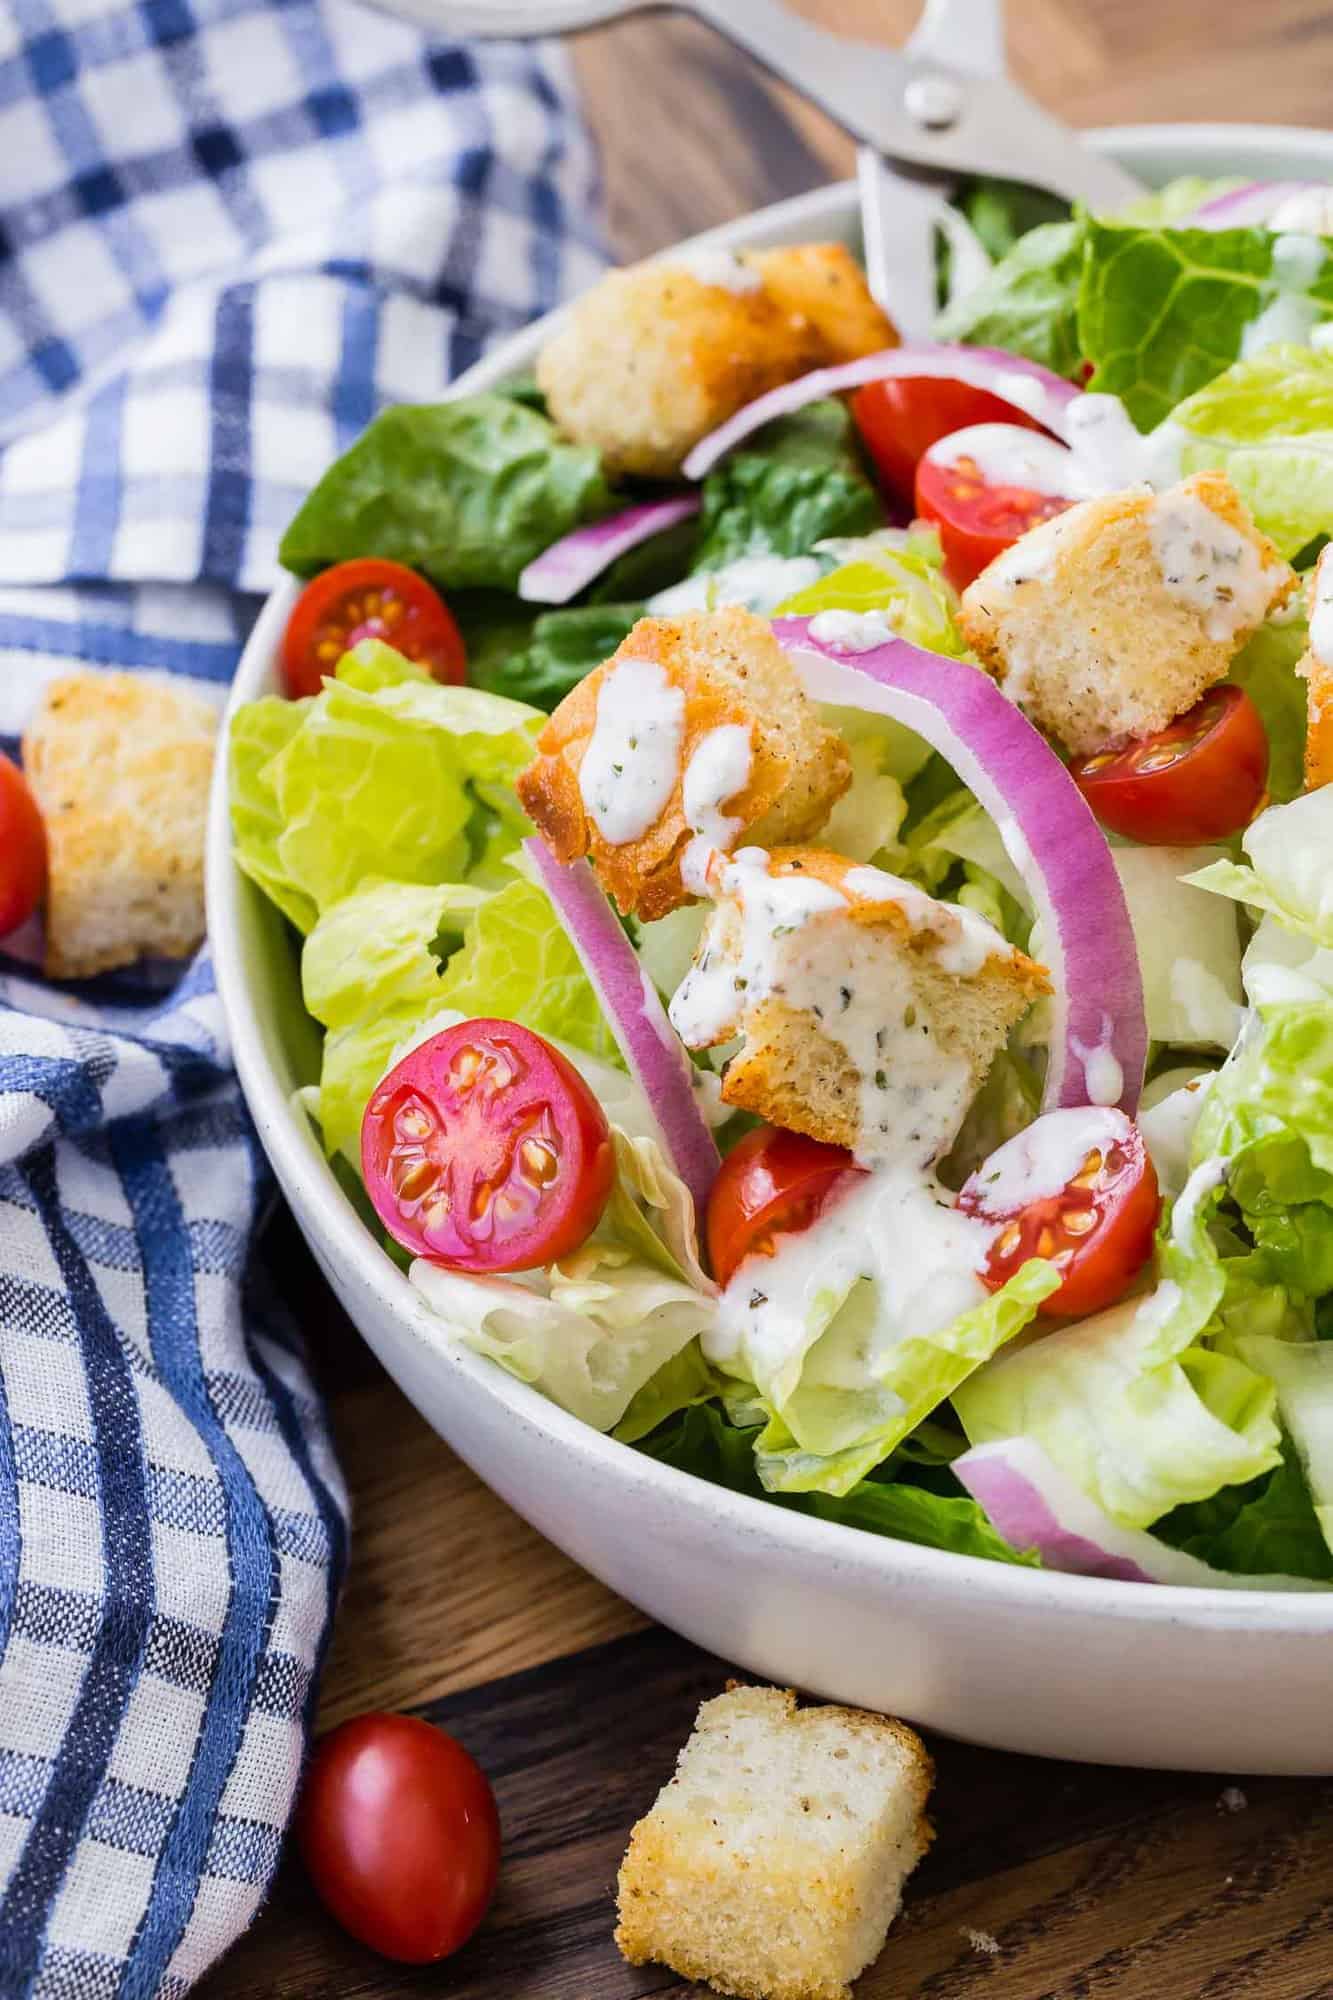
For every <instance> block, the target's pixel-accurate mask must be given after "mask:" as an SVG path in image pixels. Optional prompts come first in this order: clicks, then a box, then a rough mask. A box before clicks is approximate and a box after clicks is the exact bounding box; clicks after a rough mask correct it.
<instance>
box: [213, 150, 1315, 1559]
mask: <svg viewBox="0 0 1333 2000" xmlns="http://www.w3.org/2000/svg"><path fill="white" fill-rule="evenodd" d="M963 199H964V200H965V201H966V202H967V203H968V204H969V205H970V210H971V214H972V218H973V221H974V223H975V225H976V226H977V227H978V229H979V231H981V232H983V233H984V234H985V235H986V237H987V239H988V244H989V247H990V248H991V250H992V251H993V252H994V254H995V262H994V264H993V267H992V269H991V270H990V272H989V274H988V276H987V277H986V278H985V280H984V281H983V282H982V284H981V285H980V286H979V287H978V288H977V289H976V290H975V291H974V292H972V293H971V294H969V295H967V296H965V297H963V298H962V299H955V300H953V301H952V302H951V303H950V305H949V306H948V308H947V309H946V310H945V311H944V313H943V314H942V317H941V321H940V324H939V326H938V328H937V329H936V336H935V338H933V339H932V340H931V341H929V342H921V343H913V344H903V343H901V342H900V341H899V340H898V337H897V334H896V331H895V329H894V327H893V325H892V322H891V319H889V318H888V317H887V316H886V314H885V313H884V311H883V310H882V309H881V307H880V306H879V305H878V304H877V303H876V302H875V301H874V300H873V299H872V298H871V296H870V294H869V291H868V289H867V287H866V284H865V280H864V278H863V276H862V274H861V272H860V269H859V267H858V266H857V265H856V263H855V261H854V260H853V259H852V257H851V256H850V254H849V253H848V252H847V251H846V250H845V249H843V248H842V247H841V246H838V245H830V244H818V243H816V244H805V245H799V246H796V247H794V248H786V249H770V250H766V251H760V252H741V253H739V254H733V253H731V252H729V251H707V252H699V251H694V252H690V253H677V255H675V256H667V257H664V258H663V259H660V260H658V261H656V262H654V263H651V264H648V265H644V266H640V267H636V268H634V269H632V270H627V271H623V272H617V273H614V274H612V275H611V276H610V277H608V278H607V279H605V280H604V281H603V282H602V284H600V285H599V286H598V287H596V288H594V290H593V291H592V292H591V293H589V294H588V295H587V296H586V297H585V298H584V299H583V300H582V301H580V302H579V304H578V305H577V306H576V307H575V308H574V309H572V311H570V312H569V313H568V314H566V315H565V316H563V317H562V319H561V320H560V321H559V322H557V324H556V326H555V329H554V331H553V332H552V333H551V335H550V337H549V339H548V340H547V342H546V345H545V346H544V348H543V349H542V352H541V355H540V358H539V363H538V367H537V369H536V373H535V377H532V378H525V379H522V380H514V381H511V382H509V383H507V384H506V385H504V387H503V388H502V389H500V390H497V391H492V392H487V393H484V394H476V395H463V396H459V397H457V398H455V399H453V400H450V401H448V402H445V403H443V404H440V405H437V406H430V407H414V406H404V407H400V408H396V409H391V410H387V411H385V412H384V413H383V414H382V415H381V416H379V417H378V418H377V419H376V420H375V422H374V423H373V424H372V425H371V427H370V428H369V430H368V431H367V432H366V433H365V434H364V435H363V436H362V438H361V439H360V440H359V441H358V442H357V443H356V444H354V445H353V446H352V448H351V449H350V450H349V451H348V452H347V453H346V454H345V455H344V457H343V458H341V459H340V460H338V461H337V462H336V463H335V464H334V465H333V466H332V467H331V468H330V470H329V472H328V473H327V474H326V476H325V477H324V479H323V480H322V481H321V482H320V484H319V485H318V486H317V487H316V489H315V490H314V492H313V493H312V494H311V495H310V496H309V498H308V499H307V500H306V502H305V503H304V505H303V506H302V507H301V509H300V511H299V512H298V514H297V515H296V517H295V519H294V520H293V522H292V523H291V526H290V528H289V529H288V532H287V534H286V537H285V538H284V542H283V547H282V555H283V560H284V562H285V563H286V565H287V566H288V567H289V568H290V569H291V570H292V571H293V572H294V574H295V575H297V576H299V577H301V578H302V579H306V580H307V581H306V582H305V585H304V588H303V590H302V592H301V594H300V596H299V597H298V598H297V600H296V603H295V608H294V609H293V611H292V613H291V616H290V619H289V621H288V623H287V626H286V630H285V632H284V635H283V639H282V646H281V673H282V680H283V685H284V690H285V691H284V693H283V694H280V695H279V694H275V695H270V696H266V697H264V698H262V699H260V700H257V701H254V702H250V703H247V704H246V705H244V706H242V707H240V708H239V709H237V710H236V711H235V712H234V714H233V717H232V723H231V731H230V772H229V783H230V800H231V810H232V824H233V840H234V853H235V858H236V861H237V862H238V864H239V866H240V867H241V868H242V869H243V870H244V872H245V873H246V874H247V875H248V876H249V877H250V878H251V879H252V880H253V881H254V882H255V883H256V884H257V885H258V887H259V888H260V889H261V890H262V891H263V892H264V894H265V895H266V896H267V897H268V898H270V899H271V901H272V902H273V903H274V904H275V905H276V906H277V908H278V910H280V911H281V912H282V915H283V917H284V918H285V919H286V920H287V921H288V923H289V924H290V926H291V927H292V929H293V932H294V934H295V936H296V937H297V938H299V940H300V946H299V949H300V965H301V983H302V992H303V997H304V1002H305V1006H306V1008H307V1009H308V1011H309V1014H310V1015H311V1017H313V1020H314V1021H315V1022H316V1023H318V1025H319V1027H320V1028H321V1029H322V1031H323V1042H322V1057H321V1068H320V1075H319V1081H318V1084H317V1086H316V1085H312V1086H311V1087H310V1088H309V1089H308V1090H307V1091H305V1092H304V1093H303V1094H302V1096H303V1106H304V1111H305V1113H306V1115H308V1116H309V1118H310V1119H311V1120H312V1121H313V1123H314V1125H315V1126H316V1128H317V1130H318V1132H319V1135H320V1139H321V1141H322V1144H323V1147H324V1149H325V1151H326V1152H327V1154H328V1156H329V1158H330V1159H331V1161H332V1162H333V1163H334V1165H335V1168H336V1171H337V1172H338V1174H339V1176H340V1177H341V1178H342V1180H343V1182H344V1185H345V1186H346V1187H347V1188H348V1189H349V1191H351V1192H352V1193H353V1195H354V1197H355V1198H356V1199H357V1201H358V1202H359V1203H360V1204H361V1206H362V1212H363V1214H364V1216H365V1219H366V1224H367V1226H368V1227H372V1228H375V1229H377V1230H379V1231H380V1232H382V1235H383V1240H384V1242H385V1245H386V1248H387V1249H388V1250H389V1252H390V1254H392V1255H394V1256H396V1257H398V1258H399V1259H400V1260H401V1261H402V1263H403V1265H404V1267H405V1268H406V1269H407V1271H408V1274H409V1277H410V1281H411V1283H412V1285H413V1287H414V1288H415V1290H416V1292H417V1293H418V1295H419V1296H420V1298H421V1299H422V1300H423V1301H424V1302H425V1304H426V1306H427V1307H428V1308H429V1310H430V1313H431V1314H432V1315H433V1324H436V1325H437V1326H438V1332H439V1338H440V1340H441V1341H442V1342H449V1343H461V1344H463V1345H464V1346H466V1347H468V1348H470V1349H472V1350H474V1351H475V1352H477V1353H479V1354H481V1355H483V1356H485V1357H487V1358H488V1360H489V1362H490V1363H491V1364H493V1365H494V1366H495V1367H497V1368H501V1369H505V1370H508V1371H509V1372H510V1373H511V1374H512V1375H514V1376H517V1377H518V1378H520V1379H521V1380H523V1381H524V1382H527V1383H529V1384H531V1385H533V1386H534V1387H535V1388H537V1389H538V1390H540V1391H541V1392H542V1393H543V1394H544V1395H545V1396H547V1397H548V1398H550V1399H551V1400H552V1401H554V1402H555V1403H557V1404H559V1405H560V1406H561V1407H562V1408H563V1409H564V1410H566V1411H568V1412H569V1413H571V1414H572V1415H573V1416H575V1417H577V1418H578V1419H580V1420H581V1421H583V1422H584V1423H586V1424H588V1425H591V1426H593V1427H595V1428H596V1429H597V1430H599V1431H601V1432H605V1433H610V1434H612V1435H614V1436H615V1437H616V1438H617V1439H619V1440H620V1441H621V1443H622V1444H623V1446H624V1448H625V1449H626V1450H627V1451H628V1450H633V1451H637V1452H640V1453H644V1454H647V1455H650V1456H651V1457H653V1458H654V1459H656V1460H658V1461H660V1462H661V1463H664V1464H668V1465H671V1466H675V1467H677V1468H680V1469H682V1470H685V1471H688V1472H692V1473H695V1474H698V1475H699V1476H701V1477H703V1478H705V1479H711V1480H713V1481H716V1482H719V1483H721V1484H723V1485H726V1486H728V1487H731V1488H732V1489H734V1490H738V1491H741V1492H747V1493H752V1494H754V1495H757V1496H764V1497H767V1498H768V1499H770V1500H771V1501H772V1502H773V1504H774V1505H776V1506H780V1507H785V1508H788V1509H792V1510H797V1511H800V1512H804V1513H807V1514H813V1515H815V1516H817V1517H819V1518H821V1519H826V1520H835V1521H839V1522H842V1523H845V1524H847V1525H849V1526H852V1527H855V1528H858V1529H861V1530H864V1531H867V1532H869V1533H874V1534H880V1535H886V1536H892V1537H897V1538H899V1539H900V1540H904V1541H909V1542H914V1543H918V1544H924V1545H926V1546H928V1547H933V1548H938V1549H942V1550H953V1551H957V1552H961V1553H965V1554H969V1555H974V1556H984V1557H989V1558H992V1559H993V1560H995V1561H997V1562H1006V1563H1011V1564H1024V1565H1031V1566H1044V1567H1047V1568H1050V1569H1057V1570H1071V1571H1079V1572H1083V1573H1085V1574H1088V1575H1093V1576H1102V1577H1109V1578H1123V1579H1126V1580H1134V1581H1140V1582H1143V1581H1148V1582H1159V1583H1168V1584H1186V1585H1188V1584H1198V1585H1209V1586H1213V1587H1219V1586H1222V1587H1242V1588H1251V1589H1252V1588H1254V1587H1256V1586H1258V1587H1263V1588H1269V1589H1284V1590H1319V1589H1321V1588H1326V1587H1327V1586H1328V1585H1329V1583H1330V1582H1333V1339H1330V1338H1327V1337H1326V1336H1328V1335H1329V1334H1330V1333H1333V911H1330V908H1329V906H1328V902H1327V890H1326V886H1325V884H1326V875H1327V870H1326V867H1325V861H1324V857H1325V855H1326V854H1328V853H1329V852H1330V851H1333V788H1329V787H1328V786H1327V784H1326V780H1328V779H1329V778H1330V777H1333V557H1327V556H1326V555H1325V554H1324V549H1325V545H1326V542H1327V536H1328V531H1329V529H1330V527H1333V473H1331V472H1330V466H1333V456H1330V446H1329V438H1330V431H1331V430H1333V414H1331V413H1333V335H1330V337H1329V339H1328V340H1327V341H1325V339H1324V331H1325V328H1326V326H1327V327H1333V208H1331V207H1330V196H1329V194H1328V192H1327V191H1326V190H1325V189H1324V188H1323V187H1322V186H1320V187H1314V186H1310V185H1308V184H1304V183H1301V184H1292V185H1286V186H1274V185H1272V184H1268V185H1265V186H1256V185H1243V186H1235V185H1233V184H1220V185H1213V184H1204V183H1200V182H1198V181H1190V182H1187V183H1178V184H1176V185H1173V186H1172V187H1170V188H1168V189H1167V190H1166V191H1164V192H1163V193H1160V194H1157V195H1154V196H1151V197H1145V199H1144V201H1143V202H1142V203H1141V204H1139V205H1137V206H1136V208H1135V209H1134V210H1132V211H1130V212H1128V213H1125V214H1121V215H1117V216H1112V217H1104V218H1103V217H1092V216H1088V215H1082V214H1079V215H1074V216H1068V215H1065V214H1062V213H1056V212H1050V213H1046V212H1042V213H1040V214H1038V213H1037V212H1035V211H1034V209H1033V206H1032V198H1031V197H1029V196H1021V195H1019V194H1018V193H1016V192H1015V191H1011V190H1006V189H1002V188H996V187H992V186H987V187H977V188H975V189H973V190H971V191H970V192H969V193H968V194H967V195H965V196H964V197H963Z"/></svg>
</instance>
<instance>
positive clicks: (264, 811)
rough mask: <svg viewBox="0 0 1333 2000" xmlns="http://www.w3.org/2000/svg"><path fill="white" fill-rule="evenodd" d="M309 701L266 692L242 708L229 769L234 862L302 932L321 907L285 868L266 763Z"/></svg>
mask: <svg viewBox="0 0 1333 2000" xmlns="http://www.w3.org/2000/svg"><path fill="white" fill-rule="evenodd" d="M309 705H310V704H309V702H308V701H282V700H280V699H279V697H278V696H277V695H265V696H264V697H263V699H262V700H260V701H248V702H246V704H245V706H244V707H243V708H238V709H237V711H236V713H235V715H234V716H233V717H232V722H231V732H230V753H229V754H230V767H229V772H228V777H229V786H230V797H231V830H232V852H233V853H234V855H235V857H236V865H237V867H238V868H240V869H241V870H242V871H243V872H244V873H245V874H247V875H248V876H249V877H250V880H251V881H252V882H257V883H258V885H259V887H260V888H261V889H262V890H263V891H264V894H265V895H266V896H267V897H268V898H269V899H270V901H272V902H274V903H276V904H277V906H278V908H279V909H280V910H281V911H282V913H283V915H284V916H285V917H288V918H290V920H291V922H292V923H294V924H295V926H296V928H297V930H298V931H302V932H305V931H308V930H309V929H310V928H311V926H312V924H313V923H314V921H315V918H316V916H317V915H318V911H317V910H316V908H315V905H314V902H313V901H312V899H311V898H310V897H309V896H308V895H307V894H306V892H305V890H304V889H302V888H301V887H299V885H298V884H297V883H296V882H294V881H293V880H292V878H291V876H290V875H289V874H288V872H287V870H286V868H285V867H284V866H283V863H282V857H281V854H280V852H279V846H278V843H279V840H280V838H281V835H282V827H283V820H282V814H281V813H280V812H279V810H278V801H277V798H276V796H275V794H274V790H273V787H272V785H271V784H270V783H269V780H268V767H269V765H270V764H271V763H272V761H273V759H274V758H275V757H276V756H277V754H278V752H279V751H280V750H282V749H285V747H286V746H287V744H288V743H289V742H290V741H291V739H292V737H293V736H294V735H295V734H296V732H297V730H298V729H299V728H300V727H301V724H302V722H303V720H304V718H305V712H306V709H307V708H308V707H309Z"/></svg>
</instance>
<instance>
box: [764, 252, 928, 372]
mask: <svg viewBox="0 0 1333 2000" xmlns="http://www.w3.org/2000/svg"><path fill="white" fill-rule="evenodd" d="M741 262H742V263H743V264H748V265H749V267H750V269H751V270H752V271H758V272H759V274H760V276H761V277H762V279H763V281H764V290H765V291H766V292H767V293H768V295H769V297H770V298H771V299H775V300H776V301H777V303H778V304H779V305H780V306H785V308H786V309H787V311H788V312H790V313H801V314H803V315H804V317H805V318H806V319H808V320H809V322H810V324H811V325H812V326H813V327H814V329H815V331H816V333H817V334H818V335H819V337H820V339H821V340H822V341H823V343H824V355H823V359H824V361H826V362H830V363H831V362H836V361H857V360H859V359H860V357H861V356H862V355H863V354H877V353H878V352H879V351H880V349H881V348H884V347H896V346H897V345H898V330H897V328H896V327H895V326H894V324H893V321H892V320H891V319H890V318H889V316H888V314H887V313H886V312H884V311H883V310H882V308H881V307H879V306H877V305H876V304H875V301H874V299H873V298H872V297H871V295H870V287H869V285H868V284H867V283H866V274H865V272H864V271H863V270H862V269H861V266H860V265H859V264H858V263H857V261H856V259H855V257H853V255H852V253H851V251H850V250H849V249H848V248H847V246H846V245H845V244H843V243H800V244H796V245H794V246H792V247H791V248H789V249H785V250H749V251H745V252H744V253H743V254H742V257H741Z"/></svg>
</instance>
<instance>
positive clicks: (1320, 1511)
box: [1238, 1334, 1333, 1551]
mask: <svg viewBox="0 0 1333 2000" xmlns="http://www.w3.org/2000/svg"><path fill="white" fill-rule="evenodd" d="M1238 1344H1239V1346H1240V1349H1241V1352H1242V1353H1243V1354H1244V1356H1245V1358H1246V1360H1247V1361H1249V1362H1250V1364H1251V1366H1253V1367H1254V1368H1258V1369H1262V1370H1263V1371H1264V1372H1265V1373H1266V1374H1268V1375H1270V1376H1271V1377H1272V1379H1273V1382H1274V1384H1275V1386H1276V1388H1277V1400H1278V1408H1279V1409H1280V1410H1281V1412H1282V1421H1283V1423H1284V1424H1285V1425H1286V1427H1287V1433H1288V1435H1289V1437H1290V1438H1291V1441H1292V1444H1293V1445H1294V1447H1295V1453H1296V1457H1297V1458H1298V1460H1299V1461H1300V1467H1301V1470H1302V1471H1303V1473H1304V1475H1305V1481H1306V1485H1307V1487H1308V1489H1309V1493H1310V1498H1311V1500H1312V1502H1313V1505H1314V1515H1315V1519H1316V1520H1317V1521H1318V1523H1319V1529H1320V1533H1321V1534H1322V1535H1323V1537H1324V1545H1325V1549H1326V1550H1328V1551H1333V1342H1331V1341H1327V1340H1316V1341H1308V1342H1300V1341H1283V1340H1274V1339H1273V1338H1272V1337H1271V1335H1263V1334H1251V1335H1249V1336H1247V1337H1242V1339H1241V1340H1240V1342H1239V1343H1238Z"/></svg>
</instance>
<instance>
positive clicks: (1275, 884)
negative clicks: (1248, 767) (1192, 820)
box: [1189, 785, 1333, 947]
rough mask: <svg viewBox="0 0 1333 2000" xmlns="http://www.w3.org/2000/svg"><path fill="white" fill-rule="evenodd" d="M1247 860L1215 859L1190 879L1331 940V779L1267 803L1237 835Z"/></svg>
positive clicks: (1319, 940)
mask: <svg viewBox="0 0 1333 2000" xmlns="http://www.w3.org/2000/svg"><path fill="white" fill-rule="evenodd" d="M1241 847H1242V849H1243V850H1244V852H1245V854H1246V855H1247V857H1248V862H1249V865H1248V866H1247V865H1245V863H1242V862H1236V861H1214V862H1212V863H1211V864H1210V865H1209V866H1208V867H1207V868H1202V869H1200V870H1199V871H1198V872H1197V874H1194V875H1192V876H1191V877H1190V878H1189V879H1190V881H1191V882H1193V883H1194V884H1195V885H1196V886H1197V887H1198V888H1200V889H1211V890H1212V891H1213V893H1214V894H1215V895H1218V896H1230V897H1232V898H1233V899H1234V900H1235V901H1236V902H1238V903H1247V904H1249V906H1250V907H1251V909H1256V910H1265V911H1267V912H1268V914H1269V915H1270V916H1274V917H1276V918H1277V919H1278V921H1279V922H1280V923H1281V924H1283V925H1284V926H1285V928H1286V929H1287V930H1289V931H1294V932H1295V933H1296V934H1297V936H1299V937H1304V938H1309V939H1311V940H1312V941H1313V942H1314V943H1315V944H1317V945H1322V946H1326V947H1327V946H1333V870H1330V868H1329V865H1328V857H1329V854H1330V853H1331V852H1333V785H1324V786H1321V788H1320V789H1319V790H1318V791H1314V792H1307V793H1306V794H1305V795H1304V796H1303V797H1301V798H1298V799H1291V800H1289V801H1288V803H1287V804H1286V805H1280V806H1270V807H1269V809H1268V811H1267V812H1263V813H1260V815H1259V817H1258V819H1256V820H1254V821H1253V822H1252V824H1251V825H1249V826H1248V827H1247V828H1246V829H1245V832H1244V833H1243V834H1242V836H1241Z"/></svg>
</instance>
